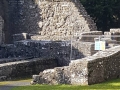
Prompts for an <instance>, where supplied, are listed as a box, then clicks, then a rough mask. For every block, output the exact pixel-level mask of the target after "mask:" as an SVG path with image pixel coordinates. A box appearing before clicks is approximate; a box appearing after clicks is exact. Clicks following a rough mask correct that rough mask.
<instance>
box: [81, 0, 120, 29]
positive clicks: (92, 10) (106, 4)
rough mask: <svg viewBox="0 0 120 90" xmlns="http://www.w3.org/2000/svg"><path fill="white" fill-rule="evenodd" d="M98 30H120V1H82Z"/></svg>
mask: <svg viewBox="0 0 120 90" xmlns="http://www.w3.org/2000/svg"><path fill="white" fill-rule="evenodd" d="M80 1H81V3H82V4H83V6H84V7H85V9H86V10H87V12H88V14H89V15H90V16H91V17H92V18H93V19H94V21H95V23H96V24H97V27H98V30H102V31H108V30H109V29H110V28H120V0H80Z"/></svg>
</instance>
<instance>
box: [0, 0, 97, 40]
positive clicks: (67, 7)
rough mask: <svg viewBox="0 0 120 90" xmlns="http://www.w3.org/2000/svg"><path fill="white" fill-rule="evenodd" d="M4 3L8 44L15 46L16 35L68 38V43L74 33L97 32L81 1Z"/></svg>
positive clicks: (7, 0) (11, 0)
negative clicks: (12, 43) (13, 41)
mask: <svg viewBox="0 0 120 90" xmlns="http://www.w3.org/2000/svg"><path fill="white" fill-rule="evenodd" d="M0 3H2V7H1V8H2V9H3V10H4V12H3V13H4V19H5V20H6V22H5V36H6V42H11V41H12V35H13V34H16V33H23V32H24V33H32V34H39V35H41V36H46V37H49V38H51V36H53V37H54V38H56V36H63V37H64V36H67V37H68V38H67V39H66V40H68V39H70V38H69V37H71V35H73V34H74V32H77V33H81V32H89V31H96V29H97V28H96V25H95V23H94V21H93V20H92V19H91V17H90V16H89V15H87V12H86V11H85V9H84V7H83V6H82V4H81V3H80V1H79V0H62V1H61V0H59V1H53V0H51V1H49V0H29V1H28V0H1V1H0ZM8 38H9V39H8ZM51 39H52V38H51ZM63 39H65V37H64V38H63ZM59 40H62V38H59Z"/></svg>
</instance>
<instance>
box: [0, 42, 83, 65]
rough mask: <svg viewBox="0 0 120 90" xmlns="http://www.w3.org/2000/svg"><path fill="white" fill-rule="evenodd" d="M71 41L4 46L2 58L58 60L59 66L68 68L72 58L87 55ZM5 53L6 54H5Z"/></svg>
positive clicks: (21, 43) (19, 43) (0, 55)
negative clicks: (72, 44) (73, 45)
mask: <svg viewBox="0 0 120 90" xmlns="http://www.w3.org/2000/svg"><path fill="white" fill-rule="evenodd" d="M72 49H73V52H72V54H71V43H70V42H69V41H32V40H23V41H18V42H16V43H15V44H11V45H6V46H2V47H1V48H0V58H38V57H53V58H56V59H57V60H58V61H57V64H58V66H67V65H69V63H70V58H72V59H73V60H75V59H79V58H83V57H85V55H83V53H81V52H80V51H79V50H78V49H76V48H74V47H72ZM3 52H4V53H3Z"/></svg>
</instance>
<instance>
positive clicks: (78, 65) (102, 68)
mask: <svg viewBox="0 0 120 90" xmlns="http://www.w3.org/2000/svg"><path fill="white" fill-rule="evenodd" d="M119 58H120V46H116V47H113V48H110V49H107V50H105V51H99V52H98V53H96V54H94V55H93V56H90V57H86V58H83V59H78V60H75V61H71V63H70V64H69V66H65V67H59V68H58V67H57V68H54V69H47V70H44V71H43V72H40V74H39V75H33V81H32V82H31V83H32V84H33V83H39V84H75V85H90V84H95V83H100V82H104V81H106V80H110V79H115V78H118V77H119V76H120V70H119V68H120V59H119Z"/></svg>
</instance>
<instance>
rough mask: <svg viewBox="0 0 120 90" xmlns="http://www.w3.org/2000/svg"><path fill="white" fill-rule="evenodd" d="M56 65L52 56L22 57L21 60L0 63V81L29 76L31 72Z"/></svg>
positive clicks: (37, 71)
mask: <svg viewBox="0 0 120 90" xmlns="http://www.w3.org/2000/svg"><path fill="white" fill-rule="evenodd" d="M18 59H19V58H18ZM9 60H10V59H9ZM12 60H13V61H14V59H13V58H11V60H10V61H12ZM16 60H17V58H16ZM56 66H57V63H56V59H54V58H47V59H46V58H34V59H27V60H25V59H23V60H21V61H14V62H8V63H1V64H0V81H2V80H6V79H12V78H17V77H27V76H31V75H32V74H35V73H36V74H37V73H39V71H43V70H45V69H48V68H54V67H56Z"/></svg>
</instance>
